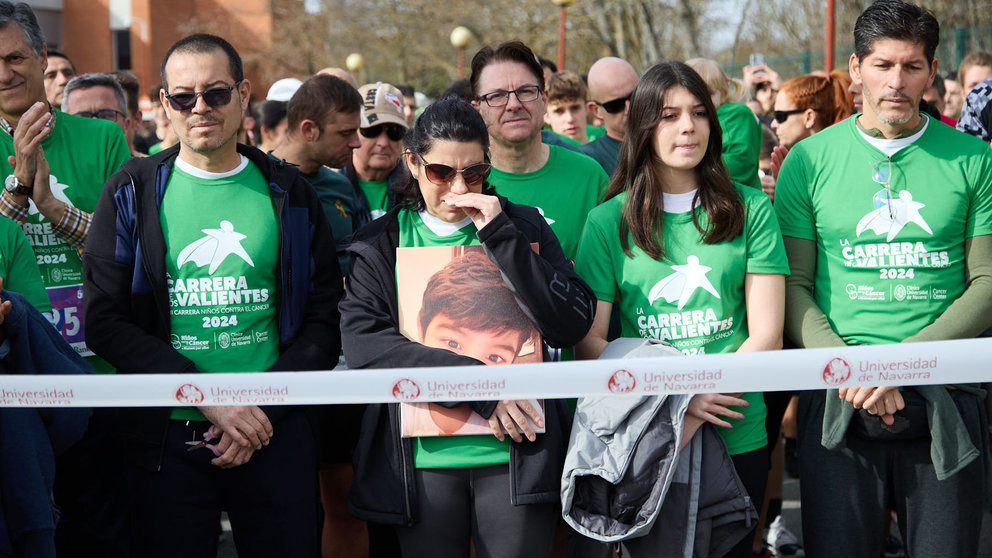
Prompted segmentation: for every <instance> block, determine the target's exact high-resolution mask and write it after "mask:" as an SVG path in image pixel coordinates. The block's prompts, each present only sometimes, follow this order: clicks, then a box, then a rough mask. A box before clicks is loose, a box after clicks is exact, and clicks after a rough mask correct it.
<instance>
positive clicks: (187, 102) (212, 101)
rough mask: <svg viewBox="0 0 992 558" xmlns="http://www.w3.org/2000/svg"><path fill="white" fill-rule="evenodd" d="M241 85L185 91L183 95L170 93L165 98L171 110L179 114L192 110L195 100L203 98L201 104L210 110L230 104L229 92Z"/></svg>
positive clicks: (238, 83) (239, 83)
mask: <svg viewBox="0 0 992 558" xmlns="http://www.w3.org/2000/svg"><path fill="white" fill-rule="evenodd" d="M239 85H241V82H240V81H238V82H237V83H235V84H234V85H229V86H227V87H214V88H212V89H207V90H206V91H186V92H183V93H172V94H169V95H166V96H165V98H166V99H167V100H168V101H169V104H170V105H172V108H173V110H178V111H180V112H187V111H191V110H193V107H195V106H196V98H197V97H203V102H204V103H207V106H209V107H211V108H218V107H223V106H226V105H227V104H228V103H230V102H231V92H232V91H234V89H235V88H236V87H237V86H239Z"/></svg>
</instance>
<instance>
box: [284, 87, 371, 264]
mask: <svg viewBox="0 0 992 558" xmlns="http://www.w3.org/2000/svg"><path fill="white" fill-rule="evenodd" d="M361 108H362V98H361V96H360V95H359V94H358V91H356V90H355V88H354V87H352V86H351V84H349V83H348V82H346V81H344V80H342V79H339V78H336V77H332V76H328V75H320V74H318V75H316V76H313V77H311V78H310V79H308V80H307V81H305V82H303V84H301V85H300V87H299V88H298V89H297V90H296V93H294V94H293V97H292V98H291V99H290V100H289V105H288V107H287V109H286V110H287V115H286V116H287V119H288V121H289V129H288V131H287V132H286V138H285V139H283V141H282V143H281V144H279V147H277V148H275V149H273V150H272V152H271V153H270V155H271V156H272V157H274V158H275V159H277V160H278V159H282V160H284V161H286V162H287V163H290V164H293V165H296V166H297V167H298V168H299V169H300V173H302V174H303V178H305V179H306V180H307V182H309V183H310V185H311V186H313V188H314V190H316V191H317V196H318V197H320V203H321V205H322V206H323V207H324V215H325V216H327V221H328V222H329V223H330V225H331V232H333V233H334V238H335V239H336V240H337V241H338V250H337V253H338V264H339V265H340V266H341V272H342V274H343V275H347V274H348V255H347V253H345V251H344V248H343V244H342V243H343V241H344V240H345V239H346V238H347V237H349V236H350V235H351V233H353V232H355V229H356V228H357V225H358V216H357V215H356V213H355V191H354V190H353V189H352V187H351V183H350V182H349V181H348V179H347V178H346V177H345V176H344V175H343V174H341V173H338V172H334V171H332V170H331V168H335V169H336V168H340V167H343V166H344V165H346V164H347V163H348V161H350V160H351V155H352V151H353V150H354V149H356V148H357V147H358V146H359V145H360V143H359V141H358V124H359V121H360V112H361ZM328 167H330V168H328Z"/></svg>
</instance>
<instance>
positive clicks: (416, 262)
mask: <svg viewBox="0 0 992 558" xmlns="http://www.w3.org/2000/svg"><path fill="white" fill-rule="evenodd" d="M445 260H447V263H443V267H441V268H440V269H437V265H439V263H442V262H444V261H445ZM434 270H436V271H434ZM432 271H433V273H431V272H432ZM416 276H419V277H424V276H426V277H429V279H427V282H426V285H423V283H422V282H421V281H418V280H416ZM397 283H398V284H399V285H400V290H399V292H400V294H399V299H400V300H399V303H400V304H399V306H400V323H401V328H400V330H401V332H402V333H403V334H404V335H406V336H407V337H409V338H410V339H413V340H415V341H418V342H420V343H422V344H424V345H427V346H428V347H435V348H438V349H445V350H448V351H452V352H455V353H458V354H462V355H466V356H470V357H472V358H475V359H477V360H479V361H481V362H483V363H485V364H486V365H489V366H493V365H500V364H514V363H517V364H519V363H522V362H540V360H541V353H540V346H541V345H540V343H541V340H540V335H539V334H538V332H537V330H536V329H535V328H534V326H533V324H532V323H531V322H530V320H529V319H528V318H527V316H526V315H525V314H524V313H523V311H522V310H521V309H520V307H519V306H518V305H517V302H516V300H515V299H514V297H513V293H512V292H511V291H510V289H509V287H507V286H506V284H505V283H504V282H503V277H502V275H501V274H500V271H499V268H497V267H496V265H495V264H494V263H493V262H491V261H490V260H489V258H488V257H487V256H486V255H485V253H483V251H482V247H481V246H458V247H451V248H449V247H435V248H411V249H400V250H399V252H398V254H397ZM420 285H423V287H422V288H421V287H420ZM417 291H419V292H420V293H422V294H421V296H420V303H419V311H417V312H416V314H414V313H413V312H412V311H410V309H411V305H413V304H415V300H416V299H415V298H414V296H413V294H412V293H415V292H417ZM411 318H414V320H412V321H414V322H415V323H414V324H410V321H411ZM531 404H532V405H535V406H537V405H539V402H538V401H536V400H535V401H532V402H531ZM401 422H402V423H403V426H402V430H403V435H404V436H438V435H441V436H444V435H453V434H457V435H462V434H489V433H490V430H489V423H488V422H487V421H486V420H485V419H483V418H482V417H481V416H478V415H476V414H475V413H473V412H472V410H471V409H470V408H469V407H468V405H457V406H455V407H452V408H448V407H443V406H441V405H435V404H433V403H427V404H423V403H419V404H404V405H403V406H402V409H401Z"/></svg>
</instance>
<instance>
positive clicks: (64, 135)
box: [0, 2, 130, 556]
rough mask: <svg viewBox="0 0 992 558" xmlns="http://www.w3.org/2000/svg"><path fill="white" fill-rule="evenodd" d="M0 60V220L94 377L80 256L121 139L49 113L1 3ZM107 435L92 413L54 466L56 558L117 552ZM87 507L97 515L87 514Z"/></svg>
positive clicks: (42, 66)
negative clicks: (0, 184)
mask: <svg viewBox="0 0 992 558" xmlns="http://www.w3.org/2000/svg"><path fill="white" fill-rule="evenodd" d="M0 59H2V60H3V61H4V62H3V65H4V74H3V76H2V78H3V82H2V86H3V87H2V91H0V177H4V189H3V192H2V193H0V214H3V215H5V216H6V217H8V218H10V219H11V220H12V221H14V222H16V223H17V224H18V225H20V226H21V228H22V230H23V234H24V236H25V237H26V239H27V243H28V244H30V246H31V248H32V250H33V252H34V258H35V262H36V264H37V266H38V268H39V270H40V272H41V280H42V282H43V283H44V286H45V289H46V292H47V294H48V300H49V301H50V310H51V316H52V318H53V322H54V323H55V324H56V327H57V328H58V329H59V331H60V332H61V334H62V336H63V338H65V340H66V341H67V342H68V343H69V344H70V345H71V346H72V347H73V349H75V350H76V351H77V352H78V353H79V354H80V355H83V356H85V357H87V361H88V362H89V363H90V364H91V365H92V366H93V368H95V369H96V370H97V372H102V373H107V372H112V368H111V367H110V366H109V365H108V364H107V363H106V362H105V361H103V360H102V359H99V358H98V357H96V356H94V355H93V353H92V352H91V351H90V349H89V348H88V347H87V345H86V343H85V334H86V331H85V323H86V320H85V316H84V311H83V308H84V302H85V301H84V298H83V272H82V262H81V259H80V256H81V254H82V251H83V247H84V245H85V244H86V243H87V235H88V233H87V231H88V227H89V223H90V220H91V213H92V212H93V210H94V209H95V208H96V203H97V198H98V197H99V195H100V190H101V189H102V187H103V184H104V182H106V180H107V178H109V177H110V175H111V174H113V173H114V172H116V171H117V169H118V168H119V167H120V165H121V163H123V162H124V161H126V160H127V159H128V158H130V153H129V152H128V148H127V143H126V141H125V139H124V134H123V133H122V132H121V129H120V128H118V127H117V126H116V125H115V124H114V123H112V122H107V121H104V120H99V119H93V118H80V117H78V116H73V115H71V114H66V113H64V112H60V111H58V110H57V109H56V107H53V106H51V105H49V103H48V99H47V98H46V94H45V83H44V74H45V71H46V68H47V66H48V63H49V61H48V50H47V46H46V43H45V38H44V35H43V33H42V31H41V28H40V26H39V25H38V21H37V18H36V17H35V14H34V12H32V11H31V8H29V7H28V6H27V5H26V4H13V3H11V2H0ZM56 85H57V84H56ZM62 85H64V83H62ZM58 89H59V92H58V97H61V96H62V94H61V89H62V87H61V86H60V87H58ZM12 163H13V164H12ZM11 287H13V285H11ZM22 294H28V293H22ZM46 304H47V303H46ZM41 309H42V308H40V307H39V310H41ZM113 428H114V419H113V413H112V412H111V411H110V410H97V411H96V412H95V413H94V414H93V417H92V419H91V420H90V422H89V424H88V427H87V432H86V435H85V436H84V438H83V439H82V440H80V441H79V442H78V443H77V444H76V445H75V446H74V447H73V448H72V449H70V450H69V451H67V452H65V453H63V454H62V455H61V456H59V458H58V463H57V467H56V469H57V471H58V474H57V477H56V480H55V495H54V497H55V498H56V500H57V501H58V502H59V505H60V507H61V510H62V521H60V522H59V525H58V527H57V528H58V541H59V548H58V551H59V554H60V555H63V554H64V555H73V554H75V555H83V554H87V555H99V556H123V555H125V553H126V545H125V544H123V541H122V537H123V532H122V526H123V525H124V520H125V515H124V512H123V507H122V503H123V500H122V498H121V496H120V495H121V494H122V491H116V490H114V489H113V488H111V487H112V486H113V483H115V482H117V483H120V482H121V475H120V474H119V473H118V472H117V470H116V469H115V464H116V457H117V454H115V451H116V448H118V447H119V446H116V445H114V444H115V442H116V440H115V433H114V431H113ZM96 499H100V501H101V503H102V505H101V506H100V507H99V508H95V507H94V506H93V501H95V500H96Z"/></svg>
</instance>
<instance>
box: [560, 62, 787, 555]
mask: <svg viewBox="0 0 992 558" xmlns="http://www.w3.org/2000/svg"><path fill="white" fill-rule="evenodd" d="M721 148H722V141H721V130H720V125H719V122H718V120H717V115H716V110H715V109H714V107H713V102H712V100H711V99H710V94H709V91H708V90H707V87H706V84H705V83H704V82H703V80H702V78H700V76H699V75H698V74H697V73H696V72H695V71H693V70H692V69H691V68H690V67H689V66H686V65H685V64H683V63H681V62H664V63H661V64H658V65H656V66H654V67H652V68H651V69H649V70H648V71H647V72H646V73H645V74H644V76H643V77H641V79H640V81H638V84H637V87H636V88H635V89H634V93H633V96H632V98H631V102H630V113H629V118H628V119H627V132H626V141H624V144H623V146H622V147H621V151H620V163H619V166H618V167H617V171H616V174H615V175H614V178H613V181H612V183H611V184H610V188H609V191H608V192H607V194H606V201H604V202H603V204H601V205H600V206H598V207H596V208H595V209H593V210H592V211H591V212H590V214H589V219H588V222H587V223H586V228H585V230H584V231H583V235H582V240H581V242H580V244H579V250H578V253H577V255H576V263H575V268H576V271H578V272H579V274H580V275H581V276H582V277H583V279H585V280H586V282H587V283H589V285H590V287H592V289H593V292H594V293H595V295H596V298H597V307H596V317H595V320H594V322H593V326H592V329H591V330H590V332H589V334H588V335H587V336H586V337H585V338H584V339H583V340H582V341H581V342H580V343H579V345H578V346H577V347H576V355H577V356H578V357H579V358H597V357H598V356H599V354H600V353H601V352H602V351H603V348H604V347H605V346H606V343H607V329H608V326H609V322H610V316H611V314H612V313H613V312H614V311H616V312H619V313H620V322H621V325H622V332H623V336H625V337H653V338H657V339H662V340H665V341H668V342H670V343H672V344H673V345H674V346H675V347H677V348H678V349H680V350H681V351H682V352H683V353H684V354H686V355H706V354H710V353H728V352H750V351H764V350H775V349H779V348H781V346H782V323H783V316H784V305H785V295H784V290H785V286H784V282H785V280H784V276H785V274H786V273H788V271H789V268H788V264H787V261H786V257H785V251H784V248H783V246H782V237H781V233H780V231H779V227H778V223H777V221H776V219H775V215H774V213H773V210H772V206H771V203H770V201H769V200H768V196H766V195H765V194H764V193H762V192H761V191H760V190H756V189H753V188H747V187H743V186H740V185H738V184H735V183H734V182H732V181H731V179H730V176H729V175H728V173H727V169H726V167H725V166H724V164H723V162H722V161H721V157H720V154H721ZM764 421H765V407H764V402H763V399H762V396H761V394H760V393H745V394H701V395H696V396H694V397H693V398H692V400H691V402H690V404H689V410H688V413H687V415H686V419H685V426H684V439H685V440H688V439H689V438H690V437H691V436H692V435H693V434H694V433H695V432H696V430H697V429H698V428H699V427H700V426H702V424H703V423H705V422H710V423H712V424H715V425H716V426H717V427H718V430H719V431H720V433H721V435H722V436H723V438H724V441H725V442H726V443H727V448H728V451H729V453H730V454H731V457H732V459H733V461H734V465H735V468H736V470H737V473H738V475H739V476H740V478H741V480H742V482H743V484H744V486H745V488H746V489H747V490H748V493H749V495H750V496H751V499H752V501H754V502H756V505H760V502H761V500H762V497H763V494H764V485H765V480H766V474H767V471H768V451H767V434H766V432H765V423H764ZM750 553H751V540H750V537H746V538H745V539H744V540H742V541H741V542H740V543H739V544H738V545H737V546H736V547H735V548H734V550H733V551H732V552H731V553H730V554H729V556H742V557H747V556H750Z"/></svg>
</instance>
